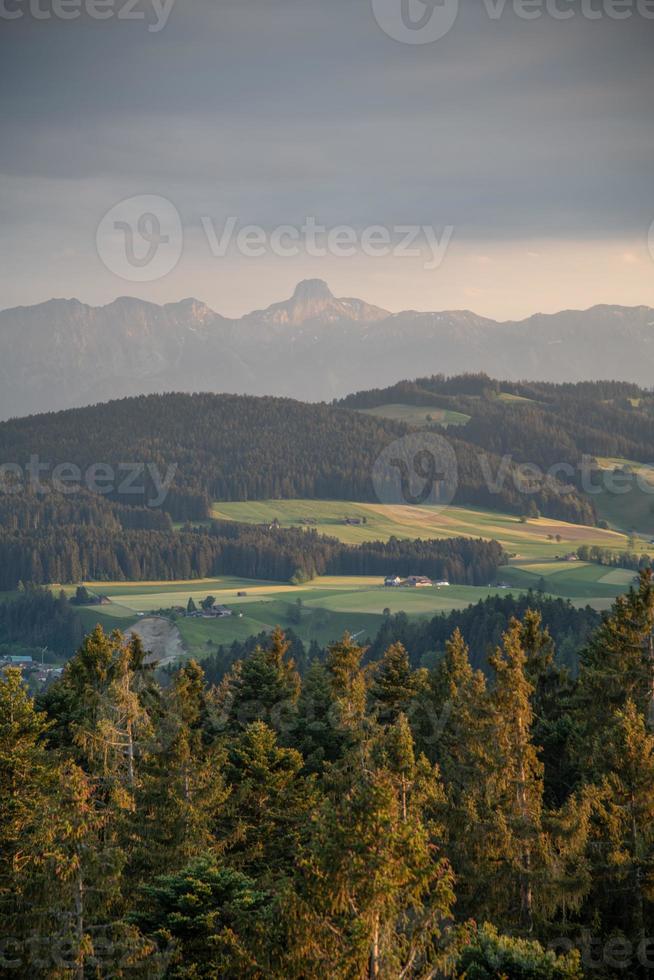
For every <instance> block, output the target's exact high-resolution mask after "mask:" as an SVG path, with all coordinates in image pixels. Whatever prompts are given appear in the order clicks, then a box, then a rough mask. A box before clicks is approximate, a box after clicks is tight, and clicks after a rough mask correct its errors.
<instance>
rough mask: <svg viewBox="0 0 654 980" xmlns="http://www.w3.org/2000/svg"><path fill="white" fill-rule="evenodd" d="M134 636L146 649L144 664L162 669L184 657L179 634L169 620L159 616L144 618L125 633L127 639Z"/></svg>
mask: <svg viewBox="0 0 654 980" xmlns="http://www.w3.org/2000/svg"><path fill="white" fill-rule="evenodd" d="M134 634H136V635H137V636H140V637H141V640H142V642H143V646H144V647H145V649H146V652H147V657H146V663H158V664H159V665H160V666H162V667H163V666H165V665H166V664H169V663H172V661H173V660H179V659H180V658H181V657H182V656H183V655H184V652H185V651H184V644H183V642H182V637H181V635H180V632H179V630H178V629H177V627H176V626H175V624H174V623H171V622H170V620H169V619H164V618H163V617H161V616H148V617H144V618H143V619H140V620H139V621H138V622H137V623H134V625H133V626H130V628H129V629H128V630H126V632H125V635H126V636H127V637H130V636H132V635H134Z"/></svg>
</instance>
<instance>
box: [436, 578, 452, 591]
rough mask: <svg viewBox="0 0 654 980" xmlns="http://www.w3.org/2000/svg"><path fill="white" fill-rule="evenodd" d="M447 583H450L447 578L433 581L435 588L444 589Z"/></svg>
mask: <svg viewBox="0 0 654 980" xmlns="http://www.w3.org/2000/svg"><path fill="white" fill-rule="evenodd" d="M449 584H450V583H449V582H448V581H447V579H441V581H440V582H434V585H435V586H436V588H437V589H445V588H447V586H448V585H449Z"/></svg>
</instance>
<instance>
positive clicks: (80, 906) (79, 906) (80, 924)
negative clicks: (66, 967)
mask: <svg viewBox="0 0 654 980" xmlns="http://www.w3.org/2000/svg"><path fill="white" fill-rule="evenodd" d="M75 936H76V938H77V958H76V959H77V962H76V965H75V976H76V978H77V980H84V956H85V954H84V952H83V951H82V950H83V946H84V882H83V881H82V870H81V868H78V869H77V875H76V876H75Z"/></svg>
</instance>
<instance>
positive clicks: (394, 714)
mask: <svg viewBox="0 0 654 980" xmlns="http://www.w3.org/2000/svg"><path fill="white" fill-rule="evenodd" d="M424 682H425V677H424V672H422V671H421V672H414V671H412V670H411V665H410V663H409V654H408V653H407V651H406V650H405V648H404V647H403V646H402V644H401V643H394V644H392V645H391V646H390V647H388V649H387V650H386V651H385V653H384V656H383V657H382V659H381V661H380V663H379V664H378V665H377V668H376V670H375V673H374V677H373V681H372V684H371V685H370V692H369V698H370V708H371V711H372V713H373V714H374V715H376V716H377V718H378V720H379V721H380V723H382V724H386V723H388V722H394V721H395V720H396V719H397V718H398V716H399V715H400V714H402V713H405V714H406V712H407V711H408V709H409V706H410V704H411V701H412V700H413V698H414V697H415V696H416V694H417V693H418V690H419V689H420V685H421V683H422V684H424Z"/></svg>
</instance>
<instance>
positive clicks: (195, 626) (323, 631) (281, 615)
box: [67, 576, 498, 657]
mask: <svg viewBox="0 0 654 980" xmlns="http://www.w3.org/2000/svg"><path fill="white" fill-rule="evenodd" d="M86 585H87V588H88V589H90V590H91V591H100V592H102V594H103V595H106V596H107V597H108V598H109V600H110V602H109V603H108V604H106V605H102V606H92V607H82V608H81V609H80V614H81V616H82V619H83V622H84V625H85V627H86V628H87V629H92V628H93V626H95V625H96V623H100V624H101V625H102V626H103V627H105V629H114V628H117V629H123V630H124V629H126V628H127V626H129V625H131V624H132V623H133V622H134V621H135V620H136V619H137V618H138V617H139V615H141V616H142V615H147V614H148V613H150V612H154V611H156V610H158V609H162V608H166V607H168V606H173V605H176V606H186V603H187V602H188V599H189V597H190V596H193V598H194V600H195V601H196V603H199V601H200V600H201V599H203V598H204V597H205V596H207V595H213V596H215V597H216V599H217V600H218V601H219V602H220V603H222V604H224V605H226V606H228V607H229V608H230V609H231V610H232V612H233V615H232V616H230V617H225V618H222V619H190V618H189V619H186V618H184V617H181V618H179V619H178V620H177V626H178V628H179V630H180V633H181V635H182V639H183V641H184V644H185V646H186V648H187V651H188V653H189V655H192V656H196V657H197V656H206V655H207V653H208V652H210V651H211V648H212V647H215V646H218V645H220V644H221V643H232V642H233V641H234V640H244V639H246V638H247V637H248V636H252V635H253V634H256V633H260V632H262V631H270V630H272V629H273V628H274V627H275V626H277V625H279V626H282V627H283V628H285V629H287V628H289V627H290V628H292V629H293V630H295V632H296V633H297V634H298V635H299V636H300V637H301V638H302V639H303V640H305V641H306V642H310V641H311V640H316V641H317V642H319V643H320V644H326V643H328V642H330V641H331V640H334V639H335V638H338V637H339V636H341V635H342V634H343V633H344V632H345V631H346V630H347V631H348V632H349V633H351V634H352V635H358V636H360V637H362V638H364V637H368V636H374V634H375V633H376V631H377V629H378V628H379V626H380V624H381V622H382V619H383V616H384V615H385V611H386V610H387V609H388V610H390V611H391V612H393V613H395V612H400V611H404V612H406V613H407V615H408V616H409V617H411V618H425V617H431V616H434V615H436V614H437V613H439V612H450V611H451V610H452V609H462V608H465V607H466V606H468V605H469V604H470V603H473V602H478V601H479V600H480V599H483V598H485V597H486V596H488V595H493V594H497V592H498V590H497V589H491V588H476V587H472V586H450V587H447V588H442V589H437V588H433V589H419V590H412V589H387V588H385V587H384V586H383V584H382V582H381V579H380V578H379V577H374V578H368V577H364V576H325V577H322V578H317V579H315V580H314V581H313V582H309V583H307V584H306V585H302V586H290V585H289V586H285V585H279V584H278V583H270V582H267V583H266V582H260V581H252V580H238V579H233V578H220V579H205V580H202V581H198V580H196V581H191V582H174V583H171V582H160V583H155V582H148V583H142V582H134V583H124V582H120V583H111V582H102V583H97V582H87V583H86ZM67 591H71V590H67ZM238 592H245V593H246V595H245V596H239V595H237V593H238Z"/></svg>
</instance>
